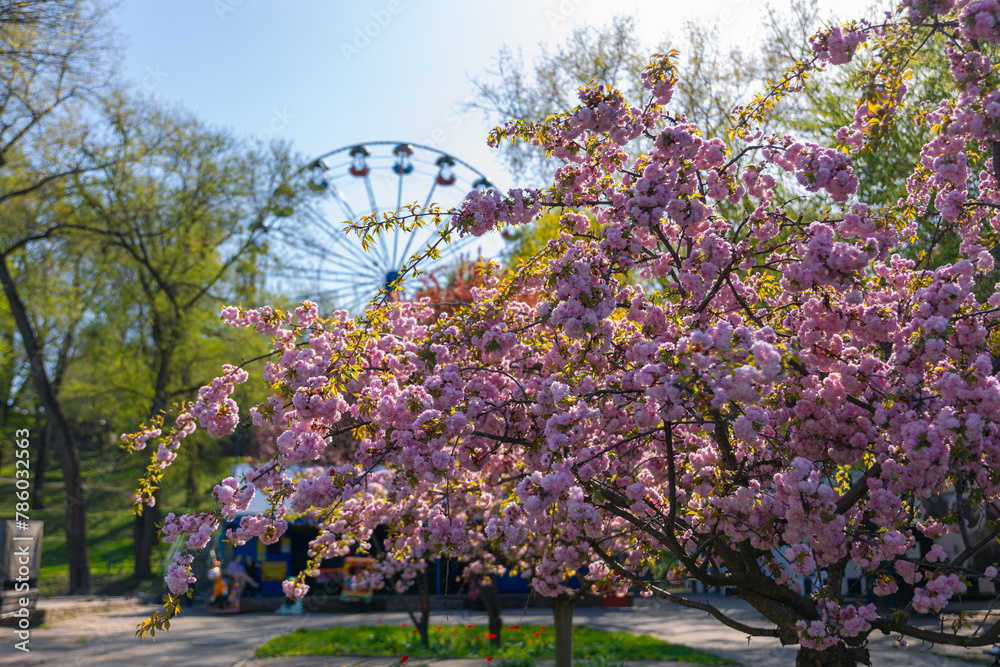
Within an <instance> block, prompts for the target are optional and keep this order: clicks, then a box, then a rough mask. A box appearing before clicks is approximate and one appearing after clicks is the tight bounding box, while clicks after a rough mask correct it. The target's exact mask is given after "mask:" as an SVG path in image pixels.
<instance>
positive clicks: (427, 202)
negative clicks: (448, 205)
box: [424, 178, 438, 208]
mask: <svg viewBox="0 0 1000 667" xmlns="http://www.w3.org/2000/svg"><path fill="white" fill-rule="evenodd" d="M437 184H438V182H437V179H436V178H435V179H434V180H433V181H431V189H430V191H428V193H427V199H425V200H424V208H427V207H428V206H430V205H431V197H433V196H434V189H435V188H437Z"/></svg>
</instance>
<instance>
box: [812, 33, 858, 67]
mask: <svg viewBox="0 0 1000 667" xmlns="http://www.w3.org/2000/svg"><path fill="white" fill-rule="evenodd" d="M864 41H865V34H864V32H862V31H860V30H847V32H844V31H843V30H842V29H841V27H840V26H836V25H835V26H833V27H831V28H830V29H829V30H827V31H825V32H821V33H819V34H818V35H815V36H814V37H812V38H811V39H810V40H809V43H810V46H812V49H813V51H815V52H816V53H817V54H819V57H820V58H822V59H823V60H826V61H829V62H830V64H832V65H844V64H846V63H849V62H850V61H851V58H853V57H854V52H855V51H857V50H858V46H859V45H860V44H862V43H863V42H864Z"/></svg>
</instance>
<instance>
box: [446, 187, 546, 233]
mask: <svg viewBox="0 0 1000 667" xmlns="http://www.w3.org/2000/svg"><path fill="white" fill-rule="evenodd" d="M540 208H541V205H540V203H539V196H538V192H537V191H535V190H522V189H520V188H515V189H514V190H511V191H510V192H509V193H508V196H506V197H504V196H503V195H501V194H500V193H499V192H497V191H496V190H487V191H486V192H481V191H479V190H473V191H472V192H470V193H469V194H468V195H466V197H465V201H463V202H462V205H461V207H460V208H459V210H458V212H457V213H456V214H455V217H454V225H455V226H456V227H457V228H458V229H459V230H461V231H462V233H463V234H466V233H468V234H472V235H473V236H482V235H483V234H485V233H486V232H490V231H493V230H496V229H500V228H502V227H505V226H508V225H525V224H528V223H529V222H531V221H532V220H533V219H534V218H535V216H536V215H538V211H539V210H540Z"/></svg>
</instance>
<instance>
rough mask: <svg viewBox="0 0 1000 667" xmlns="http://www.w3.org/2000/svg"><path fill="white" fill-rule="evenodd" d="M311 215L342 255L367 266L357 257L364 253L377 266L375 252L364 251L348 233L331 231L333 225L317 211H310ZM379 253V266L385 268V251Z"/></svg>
mask: <svg viewBox="0 0 1000 667" xmlns="http://www.w3.org/2000/svg"><path fill="white" fill-rule="evenodd" d="M311 217H312V218H313V219H314V220H315V221H316V222H317V224H318V225H319V226H320V227H321V228H323V230H324V231H325V232H326V234H327V236H328V238H329V239H330V241H332V243H333V244H334V245H335V246H337V247H338V248H341V249H342V250H343V251H344V255H343V256H344V257H348V258H351V259H354V260H355V262H354V263H355V265H357V266H368V265H367V264H366V263H364V262H362V261H360V259H358V258H359V257H360V256H361V255H365V256H367V257H370V258H371V259H372V260H373V261H372V264H373V265H375V266H378V261H377V260H378V259H379V256H378V255H376V254H375V253H372V252H368V253H365V251H364V250H363V249H362V248H361V246H360V243H357V242H355V241H354V240H353V239H351V238H350V237H349V236H348V235H346V234H343V233H339V234H338V233H335V232H332V231H331V229H332V228H333V225H332V224H331V223H330V221H329V220H327V219H326V218H324V217H323V216H322V215H320V214H319V213H317V212H312V213H311ZM376 245H378V242H376ZM379 254H380V255H382V257H381V259H382V260H383V261H382V265H381V266H380V267H379V268H383V269H384V268H387V267H388V266H389V264H388V261H387V260H386V258H385V253H384V252H380V253H379Z"/></svg>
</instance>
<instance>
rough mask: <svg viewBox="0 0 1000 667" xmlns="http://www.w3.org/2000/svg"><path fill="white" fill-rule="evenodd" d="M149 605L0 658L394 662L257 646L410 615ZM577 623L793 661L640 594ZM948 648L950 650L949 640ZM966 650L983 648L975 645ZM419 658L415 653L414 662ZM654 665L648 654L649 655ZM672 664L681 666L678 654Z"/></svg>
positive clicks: (901, 662) (287, 665) (152, 666)
mask: <svg viewBox="0 0 1000 667" xmlns="http://www.w3.org/2000/svg"><path fill="white" fill-rule="evenodd" d="M712 601H713V602H715V603H717V604H723V605H725V607H726V610H727V612H728V613H729V614H730V615H732V616H734V617H736V618H737V619H739V620H742V621H745V622H750V623H754V622H760V618H759V616H758V615H757V614H756V612H754V611H753V610H752V609H750V608H749V607H748V606H747V605H745V604H744V603H742V602H741V601H739V600H735V599H720V598H713V599H712ZM154 609H155V607H151V606H150V607H142V608H139V609H136V610H121V611H113V612H109V613H106V614H92V615H89V616H82V617H77V618H72V619H69V620H65V621H62V622H60V623H55V624H53V625H51V626H46V627H43V628H38V629H32V631H31V642H30V647H31V651H30V653H23V652H21V651H17V650H14V643H15V642H16V641H17V639H16V637H15V636H14V630H13V629H11V628H0V665H11V666H14V665H17V666H18V667H29V666H32V665H52V666H58V667H83V666H87V665H93V666H99V667H160V666H162V667H168V666H170V667H179V666H183V667H187V666H191V667H320V666H326V667H342V666H346V665H365V666H366V667H369V666H370V667H374V666H376V665H393V664H398V662H397V661H396V660H392V659H388V658H368V659H364V658H354V657H349V656H323V657H314V658H279V659H269V660H258V659H255V658H254V649H255V648H256V647H257V646H259V645H260V644H261V643H263V642H264V641H266V640H267V639H268V638H270V637H273V636H274V635H277V634H280V633H283V632H289V631H291V630H294V629H296V628H300V627H304V628H322V627H329V626H331V625H337V624H343V625H364V624H373V623H374V622H375V619H376V617H379V618H382V621H383V623H402V622H404V621H408V620H409V619H408V617H407V616H406V614H405V613H403V612H380V613H378V614H332V613H330V614H306V615H303V616H293V617H289V616H275V615H273V614H243V615H237V616H208V615H206V614H204V613H203V612H200V611H194V610H191V611H185V612H184V613H183V614H182V615H181V616H180V617H179V618H177V619H175V620H174V622H173V623H172V624H171V628H170V631H169V632H167V633H161V634H158V635H157V638H156V641H155V642H153V641H149V640H147V641H146V642H144V643H142V644H140V643H139V642H138V641H136V640H135V639H134V636H133V635H134V631H135V626H136V623H138V622H139V620H141V619H142V618H144V617H145V616H148V615H149V614H150V613H152V612H153V610H154ZM551 618H552V617H551V611H549V610H545V609H529V610H527V611H526V612H522V611H520V610H513V609H508V610H505V613H504V621H505V623H541V624H551ZM485 622H486V617H485V614H483V613H481V612H464V611H456V612H450V613H449V612H435V614H434V616H433V617H432V623H434V624H440V625H446V624H465V623H485ZM574 622H575V623H586V624H588V625H590V626H591V627H595V628H601V629H607V630H629V631H632V632H645V633H648V634H651V635H656V636H658V637H661V638H663V639H666V640H668V641H671V642H674V643H678V644H685V645H687V646H691V647H694V648H699V649H703V650H707V651H711V652H713V653H716V654H719V655H723V656H726V657H728V658H731V659H733V660H736V661H737V662H739V663H741V664H743V665H747V666H750V667H772V666H773V667H793V665H794V663H795V648H794V647H781V646H780V645H779V644H778V642H777V640H766V639H753V640H751V641H750V643H749V645H748V644H747V638H746V636H745V635H741V634H740V633H738V632H736V631H735V630H730V629H728V628H726V627H724V626H721V625H720V624H719V623H718V622H716V621H715V620H714V619H712V618H711V617H709V616H708V615H707V614H705V613H703V612H698V611H694V610H690V609H684V608H681V607H677V606H674V605H669V604H667V603H663V602H659V601H652V600H641V601H639V606H636V607H632V608H624V609H600V608H582V609H578V610H577V611H576V614H575V616H574ZM871 649H872V657H873V662H874V664H875V665H876V667H896V666H898V667H968V663H966V662H960V661H958V660H955V659H953V658H948V657H944V656H942V655H938V654H936V653H934V652H933V651H944V650H945V649H940V648H933V649H932V648H931V647H922V646H919V645H911V648H910V649H908V650H906V651H902V650H900V649H898V648H896V647H895V645H894V642H893V641H892V640H891V639H889V638H885V637H877V638H874V639H873V641H872V643H871ZM951 650H953V649H951ZM965 655H968V656H977V657H980V658H981V657H982V653H981V652H980V651H967V652H966V653H965ZM414 662H416V661H414ZM433 664H434V665H435V667H473V666H476V667H486V662H485V661H484V660H482V659H476V660H447V661H443V660H442V661H436V662H434V663H433ZM647 664H650V665H652V664H653V663H647ZM661 664H669V665H672V666H673V667H679V665H678V663H661Z"/></svg>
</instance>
